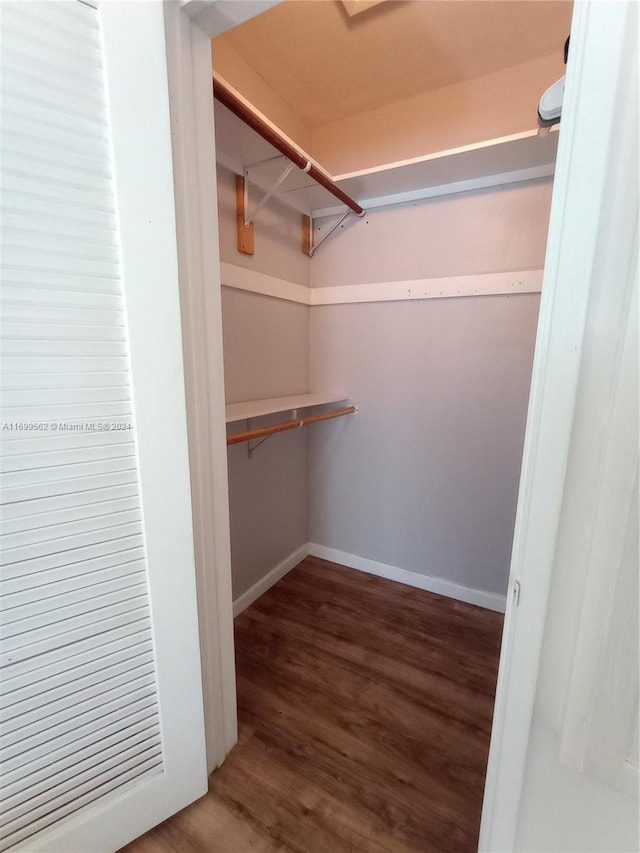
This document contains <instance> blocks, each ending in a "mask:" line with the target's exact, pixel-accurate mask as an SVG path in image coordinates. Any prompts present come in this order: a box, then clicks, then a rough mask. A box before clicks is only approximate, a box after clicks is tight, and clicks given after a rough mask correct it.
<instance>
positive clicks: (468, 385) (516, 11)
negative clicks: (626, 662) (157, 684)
mask: <svg viewBox="0 0 640 853" xmlns="http://www.w3.org/2000/svg"><path fill="white" fill-rule="evenodd" d="M571 5H572V4H571V3H525V4H522V3H495V4H493V3H481V4H477V3H462V4H460V3H456V4H452V3H437V2H436V3H424V2H410V3H395V2H391V3H384V2H383V3H377V4H371V3H354V4H349V3H341V2H319V3H317V2H312V3H307V2H284V3H281V4H278V5H277V6H275V7H274V8H273V9H270V10H268V11H267V12H265V13H264V14H262V15H260V16H258V17H256V18H254V19H252V20H250V21H248V22H247V23H245V24H243V25H241V26H240V27H237V28H235V29H231V30H229V31H228V32H226V33H224V34H222V35H221V36H219V37H218V38H217V39H215V40H214V42H213V50H212V56H213V70H214V94H215V97H216V104H215V121H216V155H217V165H218V171H217V180H218V210H219V223H220V232H219V238H220V257H221V283H222V319H223V336H224V366H225V397H226V403H227V432H228V438H227V441H228V475H229V505H230V529H231V567H232V582H233V599H234V613H235V615H236V665H237V677H238V697H239V719H240V725H241V731H242V727H243V726H244V727H246V737H247V745H246V746H245V747H244V753H243V758H244V761H245V762H247V768H248V772H249V773H250V774H251V769H250V768H251V762H250V760H249V756H250V755H252V754H255V751H256V749H257V750H258V752H260V751H261V748H262V749H264V750H265V751H266V753H267V756H268V758H267V759H265V758H264V756H263V758H262V759H261V761H266V763H264V765H263V769H264V772H265V773H266V774H267V775H268V776H269V777H270V778H272V779H273V780H274V782H273V784H274V789H273V792H272V793H273V796H274V798H275V800H276V801H277V799H278V794H280V795H281V794H282V790H281V788H279V786H280V785H281V784H285V785H286V784H287V783H288V784H291V785H294V784H295V783H294V777H287V775H286V773H284V775H283V780H285V781H282V782H281V780H280V778H279V768H281V767H282V766H283V765H285V766H287V765H288V763H289V762H290V761H292V760H293V759H294V757H295V756H296V755H297V754H298V753H299V752H300V751H302V752H301V756H302V757H300V759H299V761H300V765H301V768H306V769H301V770H300V774H301V776H302V777H304V776H305V775H306V774H308V775H309V777H310V781H309V790H308V791H307V792H306V793H303V794H302V795H301V800H302V801H304V799H305V796H306V797H311V798H312V799H313V797H314V794H315V795H317V794H318V792H321V791H326V792H327V796H328V797H329V798H330V799H331V801H332V802H333V803H334V806H335V803H336V802H338V801H340V802H342V803H350V804H352V805H353V804H354V803H355V805H354V809H355V813H356V814H357V813H358V812H359V810H361V812H362V814H363V815H365V816H366V817H365V818H363V819H362V825H361V826H360V827H359V828H358V831H359V832H360V833H362V835H361V838H360V844H361V845H362V847H361V848H360V847H358V845H357V843H356V842H355V841H354V838H355V836H352V835H350V834H349V832H342V831H340V830H337V829H335V828H334V830H331V829H330V827H328V826H327V825H326V823H325V821H326V815H323V813H322V809H320V810H319V814H318V815H316V819H315V821H311V822H310V826H309V827H308V828H307V831H310V832H312V834H313V833H314V832H315V833H316V834H317V835H316V839H315V841H314V842H313V844H315V845H316V846H315V847H314V846H313V844H312V847H311V849H318V850H320V849H342V847H341V845H343V844H347V845H348V843H349V842H351V843H353V844H355V846H356V847H357V848H358V849H363V850H368V849H376V848H375V847H373V846H370V845H373V843H374V842H373V834H372V833H377V834H378V837H379V838H380V840H381V846H382V849H385V850H386V849H396V848H395V847H394V843H395V844H396V845H397V849H399V850H405V849H432V847H433V848H438V849H446V850H451V851H452V850H471V849H472V848H473V846H474V844H475V843H476V841H477V832H478V823H479V816H480V808H481V801H482V790H483V785H484V771H485V764H486V755H487V748H488V737H489V733H490V725H491V716H492V709H493V694H494V690H495V676H496V671H497V661H498V654H499V645H500V632H501V627H502V616H501V613H503V612H504V606H505V598H506V595H507V583H508V573H509V562H510V555H511V545H512V539H513V529H514V518H515V509H516V499H517V494H518V482H519V475H520V466H521V458H522V447H523V438H524V427H525V419H526V414H527V401H528V395H529V385H530V377H531V368H532V359H533V350H534V343H535V338H536V327H537V319H538V306H539V295H540V289H541V283H542V274H543V266H544V258H545V249H546V241H547V227H548V222H549V209H550V202H551V190H552V184H553V175H554V167H555V159H556V151H557V142H558V133H557V130H558V127H557V125H556V126H555V127H554V128H553V130H552V131H551V132H548V131H547V132H545V131H542V132H541V131H540V129H539V126H538V116H537V110H538V103H539V100H540V98H541V96H542V94H543V93H544V92H545V91H546V90H547V89H548V88H549V87H550V86H551V85H552V84H554V83H555V81H557V80H558V79H559V78H561V77H562V75H563V73H564V53H563V48H564V44H565V40H566V38H567V35H568V33H569V28H570V19H571ZM365 7H367V8H365ZM292 149H293V150H292ZM327 174H328V175H329V176H330V177H331V179H332V181H330V182H326V181H324V178H325V176H326V175H327ZM318 178H319V180H318ZM325 419H326V420H325ZM363 573H364V574H363ZM372 576H378V578H383V579H386V580H385V581H380V580H377V579H375V578H374V577H372ZM281 579H283V580H281ZM274 585H275V586H274ZM433 594H435V595H433ZM376 596H378V597H379V598H378V597H376ZM323 654H325V655H326V656H327V657H326V659H325V658H324V657H323ZM378 656H379V665H376V663H374V659H376V658H378ZM436 658H437V659H438V660H439V661H440V663H439V664H434V660H435V659H436ZM355 661H358V666H356V664H355ZM394 668H395V674H394V675H393V676H392V675H391V672H392V671H393V670H394ZM349 678H351V679H352V681H353V683H352V684H351V685H350V686H346V684H343V682H345V681H348V680H349ZM323 682H324V683H326V684H327V685H331V687H327V688H324V687H322V683H323ZM334 685H338V686H337V687H336V688H335V692H331V691H332V688H333V686H334ZM356 694H357V695H356ZM328 695H329V696H331V700H330V701H329V702H328V704H327V696H328ZM365 697H366V698H365ZM369 703H373V707H374V708H384V709H385V710H384V712H383V713H382V714H381V717H382V718H381V719H376V715H375V713H374V712H373V711H372V710H370V708H369ZM305 706H306V707H307V708H308V709H313V708H318V707H319V708H322V709H324V710H322V711H321V712H320V714H319V716H320V717H322V718H323V724H322V725H320V723H319V720H316V719H315V716H314V714H313V712H312V710H309V711H308V716H307V718H306V720H305V715H304V713H303V712H302V708H303V707H305ZM340 709H342V711H341V710H340ZM355 719H359V720H360V721H361V723H360V726H358V725H355V724H354V720H355ZM305 722H306V725H305ZM325 740H329V741H331V742H334V743H335V742H341V743H342V751H343V752H344V753H345V754H346V755H347V756H349V759H350V760H351V761H352V762H353V763H354V764H355V766H356V767H357V770H354V769H353V767H351V769H350V770H349V769H348V768H344V769H342V770H341V767H340V765H339V764H338V763H334V764H332V761H331V757H330V755H328V754H326V751H325V750H326V747H322V746H321V745H319V744H321V743H324V741H325ZM380 740H382V742H383V744H384V745H383V746H381V744H380V743H379V741H380ZM252 744H253V745H254V746H253V748H252ZM436 744H439V745H440V746H436ZM443 744H445V745H444V746H442V745H443ZM269 745H270V746H269ZM367 746H368V748H369V749H370V750H371V753H372V756H373V758H372V759H371V761H370V762H367V760H365V759H364V758H363V755H362V753H363V751H366V749H367ZM270 750H273V755H275V756H276V758H273V756H272V754H271V752H270ZM269 759H273V760H271V762H270V761H269ZM239 760H240V761H242V759H241V758H239ZM447 765H449V769H448V770H445V769H444V768H445V767H446V766H447ZM436 768H437V769H436ZM454 768H456V769H454ZM389 772H391V773H395V774H398V775H399V776H401V777H403V778H404V777H406V778H407V779H408V780H409V779H410V780H411V781H407V783H406V792H405V793H406V798H405V799H404V800H403V798H402V796H400V795H398V791H397V789H394V786H393V785H391V786H388V785H385V786H382V787H381V788H377V787H376V783H375V782H374V781H373V779H374V778H379V775H380V774H386V773H389ZM341 773H344V780H345V781H344V782H343V784H339V783H336V784H330V783H329V779H330V778H331V777H336V778H338V779H339V778H340V775H341ZM218 779H219V780H222V781H219V784H220V786H221V789H220V790H221V792H223V794H224V795H226V796H227V797H228V798H229V800H230V801H232V802H233V801H234V799H235V798H237V799H238V801H241V800H242V797H243V796H249V799H250V800H251V799H252V793H248V792H253V789H252V788H251V786H250V785H249V784H245V785H244V787H242V786H241V787H236V786H235V785H234V783H233V782H232V781H230V782H228V783H227V782H226V781H225V776H224V769H223V770H222V771H221V773H220V776H219V777H218ZM227 784H228V786H229V787H228V788H226V787H225V786H226V785H227ZM300 784H301V785H302V786H303V787H304V785H305V783H304V782H303V781H302V779H300ZM362 788H364V790H362ZM367 789H370V790H368V791H367ZM436 789H437V790H438V791H439V793H435V791H436ZM427 791H429V792H430V793H429V795H428V796H429V798H433V799H432V808H426V807H425V809H423V810H420V809H418V812H419V814H418V813H417V812H416V811H415V804H416V803H417V802H418V801H419V800H420V796H421V795H423V796H424V795H426V792H427ZM253 793H255V792H253ZM376 803H377V806H376ZM410 803H413V804H414V806H413V807H412V806H411V805H410ZM377 807H380V808H382V809H383V810H384V809H387V810H388V809H391V810H393V808H395V809H397V814H396V815H395V817H390V816H389V815H388V814H387V813H386V812H385V814H387V819H386V827H385V826H384V825H383V824H384V822H383V823H382V824H380V825H376V821H375V820H374V818H373V817H372V815H373V813H374V812H375V811H376V808H377ZM274 808H275V806H274ZM294 811H295V810H294ZM276 813H278V814H279V810H278V809H276ZM454 814H455V815H461V814H465V819H461V818H460V817H458V818H456V819H454V818H452V817H451V815H454ZM447 815H449V816H447ZM343 817H344V820H345V821H346V819H347V818H346V814H345V815H344V816H343ZM290 818H291V815H283V816H282V818H281V819H282V822H283V827H284V828H283V830H282V833H283V834H282V835H281V836H279V839H280V840H281V841H283V842H284V843H291V844H292V845H294V846H295V843H294V839H295V836H291V835H289V834H287V833H289V832H290V831H291V828H290ZM255 820H256V823H257V824H264V822H265V816H264V815H263V814H262V816H261V812H260V811H259V810H258V813H257V815H256V816H255ZM368 821H372V822H370V823H368ZM373 827H376V828H375V830H374V829H373ZM394 839H395V840H394ZM422 845H424V846H422Z"/></svg>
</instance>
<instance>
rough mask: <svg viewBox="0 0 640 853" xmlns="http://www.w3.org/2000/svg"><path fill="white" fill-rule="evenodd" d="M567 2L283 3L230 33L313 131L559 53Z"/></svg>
mask: <svg viewBox="0 0 640 853" xmlns="http://www.w3.org/2000/svg"><path fill="white" fill-rule="evenodd" d="M571 9H572V3H571V2H570V0H385V2H381V3H377V4H376V5H374V6H372V7H370V8H367V9H365V10H364V11H361V12H360V13H359V14H355V15H350V14H349V13H348V12H347V9H346V8H345V5H344V4H343V3H342V2H340V0H283V2H282V3H280V4H279V5H277V6H275V7H273V8H272V9H269V10H268V11H267V12H264V13H263V14H262V15H259V16H258V17H256V18H253V19H251V20H249V21H247V22H246V23H244V24H241V25H240V26H238V27H236V28H234V29H232V30H229V31H228V32H226V33H224V34H223V35H221V36H219V37H218V39H216V41H215V42H214V57H215V44H216V42H219V41H224V43H225V44H226V45H229V46H231V47H232V48H233V49H234V50H235V51H237V53H239V54H240V55H241V57H242V58H243V59H244V61H245V62H246V63H248V64H249V65H250V66H251V68H252V69H253V70H254V71H255V72H256V74H257V75H259V77H260V78H262V80H264V81H265V82H266V83H267V84H268V85H269V86H270V87H271V88H272V89H273V90H274V91H275V92H276V93H277V95H278V96H279V97H280V98H282V100H283V101H284V102H285V103H286V104H287V105H288V106H289V108H290V109H291V110H292V111H293V112H294V113H295V114H296V115H298V116H299V117H300V118H301V119H303V120H304V121H305V122H307V123H308V124H309V126H310V127H317V126H319V125H323V124H327V123H330V122H333V121H338V120H340V119H343V118H346V117H348V116H354V115H358V114H360V113H363V112H366V111H368V110H372V109H376V108H378V107H382V106H385V105H387V104H390V103H394V102H396V101H399V100H402V99H404V98H408V97H411V96H413V95H417V94H421V93H424V92H429V91H432V90H434V89H438V88H441V87H443V86H447V85H450V84H453V83H459V82H462V81H464V80H469V79H471V78H474V77H480V76H483V75H485V74H489V73H491V72H493V71H499V70H501V69H504V68H508V67H510V66H513V65H517V64H519V63H522V62H526V61H528V60H532V59H535V58H537V57H540V56H546V55H549V54H553V53H558V54H560V55H561V54H562V50H563V46H564V41H565V39H566V37H567V35H568V33H569V27H570V22H571Z"/></svg>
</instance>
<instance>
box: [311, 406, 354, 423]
mask: <svg viewBox="0 0 640 853" xmlns="http://www.w3.org/2000/svg"><path fill="white" fill-rule="evenodd" d="M355 410H356V407H355V406H345V407H344V409H334V410H333V411H332V412H324V413H323V414H320V415H308V416H307V417H305V418H302V424H303V426H307V424H317V423H318V421H329V420H331V418H341V417H342V415H353V414H354V413H355Z"/></svg>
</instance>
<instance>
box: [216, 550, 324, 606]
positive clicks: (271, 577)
mask: <svg viewBox="0 0 640 853" xmlns="http://www.w3.org/2000/svg"><path fill="white" fill-rule="evenodd" d="M308 556H309V544H308V543H305V544H304V545H301V546H300V547H299V548H296V550H295V551H293V552H292V553H291V554H289V556H288V557H285V558H284V560H282V561H281V562H280V563H278V565H277V566H274V567H273V569H271V571H269V572H267V574H266V575H264V577H261V578H260V580H259V581H257V582H256V583H254V585H253V586H252V587H250V588H249V589H248V590H247V591H246V592H244V593H243V594H242V595H240V596H239V597H238V598H236V599H235V601H234V602H233V615H234V616H238V614H239V613H242V611H243V610H246V609H247V607H249V605H251V604H253V602H254V601H256V600H257V599H258V598H260V596H261V595H264V593H265V592H266V591H267V590H268V589H270V588H271V587H272V586H273V585H274V584H276V583H278V581H279V580H281V579H282V578H283V577H284V576H285V575H286V574H287V572H290V571H291V569H293V568H295V567H296V566H297V565H298V563H300V562H302V560H304V558H305V557H308Z"/></svg>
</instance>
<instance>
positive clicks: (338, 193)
mask: <svg viewBox="0 0 640 853" xmlns="http://www.w3.org/2000/svg"><path fill="white" fill-rule="evenodd" d="M213 96H214V98H216V99H217V100H218V101H220V103H221V104H224V105H225V107H227V108H228V109H230V110H231V112H232V113H234V114H235V115H237V116H238V118H239V119H242V121H243V122H244V123H245V124H248V125H249V127H250V128H252V129H253V130H255V132H256V133H258V134H260V136H261V137H262V138H263V139H266V140H267V142H268V143H269V144H270V145H273V147H274V148H276V149H277V150H278V151H279V152H280V153H281V154H284V156H285V157H287V158H288V159H289V160H291V162H292V163H295V165H296V166H297V167H298V168H299V169H302V171H303V172H307V174H308V175H309V177H310V178H313V180H314V181H315V182H316V183H317V184H320V186H322V187H324V188H325V189H326V190H328V191H329V192H330V193H331V195H333V196H335V197H336V198H337V199H339V201H341V202H342V203H343V204H346V205H347V207H348V208H349V209H350V210H352V211H353V212H354V213H357V214H358V216H364V214H365V210H364V208H363V207H360V205H359V204H358V202H357V201H354V200H353V199H352V198H350V197H349V196H348V195H347V194H346V193H345V192H343V191H342V190H341V189H340V187H339V186H338V185H337V184H336V183H335V182H334V181H332V180H331V178H330V177H329V176H328V175H326V174H325V173H324V172H322V171H321V170H320V169H319V168H318V167H317V166H316V165H315V164H314V163H313V162H312V161H311V160H309V158H308V157H306V156H305V155H304V154H302V153H301V152H300V151H298V149H297V148H294V147H293V145H291V143H290V142H288V141H287V140H286V139H285V138H284V137H283V136H282V135H281V134H279V133H278V131H277V130H276V129H275V128H274V127H271V126H270V125H268V124H267V123H266V122H265V121H264V119H262V118H261V117H260V116H259V115H257V113H255V112H254V111H253V110H252V109H251V108H250V107H249V106H248V105H247V104H245V103H244V101H241V100H240V98H238V96H237V95H236V94H235V93H234V92H232V91H231V89H229V87H228V86H226V85H225V84H224V83H222V82H221V81H220V80H218V79H217V78H216V76H215V75H214V77H213Z"/></svg>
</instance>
